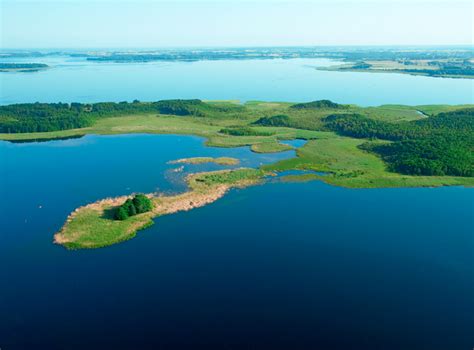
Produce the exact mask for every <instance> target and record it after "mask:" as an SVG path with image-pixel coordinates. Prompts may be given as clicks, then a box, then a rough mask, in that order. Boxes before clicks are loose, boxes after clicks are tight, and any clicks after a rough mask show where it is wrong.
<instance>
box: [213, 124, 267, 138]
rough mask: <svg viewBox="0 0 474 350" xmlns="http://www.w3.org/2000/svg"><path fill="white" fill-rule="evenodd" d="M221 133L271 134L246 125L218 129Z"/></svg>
mask: <svg viewBox="0 0 474 350" xmlns="http://www.w3.org/2000/svg"><path fill="white" fill-rule="evenodd" d="M219 132H220V133H222V134H227V135H232V136H270V135H273V133H271V132H265V131H258V130H255V129H252V128H251V127H248V126H240V125H237V126H230V127H227V128H224V129H221V130H220V131H219Z"/></svg>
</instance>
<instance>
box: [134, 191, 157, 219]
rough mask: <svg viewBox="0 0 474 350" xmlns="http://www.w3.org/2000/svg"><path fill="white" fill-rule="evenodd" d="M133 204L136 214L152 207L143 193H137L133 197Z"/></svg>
mask: <svg viewBox="0 0 474 350" xmlns="http://www.w3.org/2000/svg"><path fill="white" fill-rule="evenodd" d="M133 205H134V206H135V208H136V211H137V214H141V213H145V212H147V211H150V210H151V209H152V207H153V205H152V203H151V200H150V199H149V198H148V197H147V196H145V195H144V194H137V195H136V196H135V197H134V198H133Z"/></svg>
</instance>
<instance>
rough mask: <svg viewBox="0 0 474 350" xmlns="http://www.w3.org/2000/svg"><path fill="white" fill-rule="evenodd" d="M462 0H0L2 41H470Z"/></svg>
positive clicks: (143, 44)
mask: <svg viewBox="0 0 474 350" xmlns="http://www.w3.org/2000/svg"><path fill="white" fill-rule="evenodd" d="M473 6H474V5H473V2H472V1H469V0H444V1H442V0H377V1H376V0H365V1H364V0H362V1H361V0H312V1H310V0H292V1H288V0H286V1H280V0H259V1H250V0H220V1H217V0H214V1H209V0H207V1H202V0H194V1H193V0H174V1H162V0H155V1H152V0H135V1H121V0H114V1H113V0H96V1H92V0H81V1H79V0H56V1H51V0H49V1H44V0H36V1H33V0H30V1H23V0H0V12H1V13H0V19H1V23H0V30H1V33H0V46H1V47H2V48H161V47H219V46H224V47H232V46H233V47H239V46H318V45H321V46H324V45H473V44H474V43H473V36H474V33H473V32H474V23H473V21H474V19H473V18H474V12H473V11H474V10H473Z"/></svg>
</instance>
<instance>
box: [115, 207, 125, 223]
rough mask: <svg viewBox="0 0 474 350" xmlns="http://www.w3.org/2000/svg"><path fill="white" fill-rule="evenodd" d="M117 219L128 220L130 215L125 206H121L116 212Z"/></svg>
mask: <svg viewBox="0 0 474 350" xmlns="http://www.w3.org/2000/svg"><path fill="white" fill-rule="evenodd" d="M115 219H117V220H127V219H128V213H127V210H125V208H124V207H123V206H120V207H119V208H118V209H117V211H116V212H115Z"/></svg>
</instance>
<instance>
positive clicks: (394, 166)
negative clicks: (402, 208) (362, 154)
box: [325, 108, 474, 176]
mask: <svg viewBox="0 0 474 350" xmlns="http://www.w3.org/2000/svg"><path fill="white" fill-rule="evenodd" d="M325 127H326V128H327V129H329V130H331V131H335V132H337V133H338V134H341V135H344V136H351V137H355V138H368V139H372V140H374V139H380V140H388V141H392V142H383V143H381V142H376V141H375V142H367V143H364V144H363V145H361V148H363V149H365V150H368V151H372V152H375V153H377V154H379V155H380V156H381V157H382V159H383V160H384V161H385V162H386V163H387V164H388V166H389V168H390V170H392V171H395V172H399V173H402V174H410V175H440V176H443V175H452V176H474V137H473V135H474V108H469V109H464V110H459V111H453V112H447V113H440V114H438V115H436V116H432V117H429V118H426V119H422V120H417V121H412V122H403V123H388V122H383V121H379V120H373V119H369V118H367V117H364V116H362V115H359V114H352V115H348V114H338V115H330V116H328V117H326V118H325Z"/></svg>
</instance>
